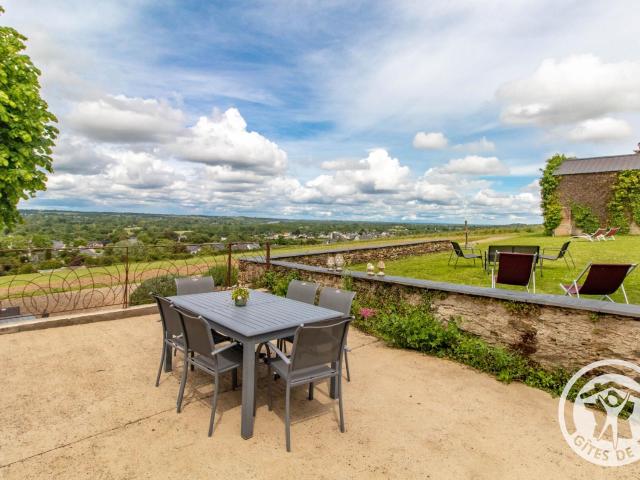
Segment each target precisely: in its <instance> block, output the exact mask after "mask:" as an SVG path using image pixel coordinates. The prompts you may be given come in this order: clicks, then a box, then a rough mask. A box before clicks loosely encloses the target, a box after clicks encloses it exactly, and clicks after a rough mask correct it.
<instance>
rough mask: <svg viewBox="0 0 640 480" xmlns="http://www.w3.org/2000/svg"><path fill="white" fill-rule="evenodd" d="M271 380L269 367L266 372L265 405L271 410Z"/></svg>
mask: <svg viewBox="0 0 640 480" xmlns="http://www.w3.org/2000/svg"><path fill="white" fill-rule="evenodd" d="M272 383H273V382H272V381H271V368H269V371H268V372H267V406H268V407H269V411H271V410H273V401H272V399H273V395H272V393H271V384H272Z"/></svg>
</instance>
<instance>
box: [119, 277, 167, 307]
mask: <svg viewBox="0 0 640 480" xmlns="http://www.w3.org/2000/svg"><path fill="white" fill-rule="evenodd" d="M175 278H176V277H175V276H174V275H164V276H161V277H156V278H150V279H148V280H145V281H144V282H142V283H141V284H140V285H139V286H138V288H136V289H135V290H134V292H133V293H132V294H131V296H130V297H129V305H131V306H133V305H145V304H148V303H153V302H154V300H153V297H152V296H151V294H152V293H155V294H157V295H161V296H163V297H170V296H172V295H175V294H176V282H175Z"/></svg>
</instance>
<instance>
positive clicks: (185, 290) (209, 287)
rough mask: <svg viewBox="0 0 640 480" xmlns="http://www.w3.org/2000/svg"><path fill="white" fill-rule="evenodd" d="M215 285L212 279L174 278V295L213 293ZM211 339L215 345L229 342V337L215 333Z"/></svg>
mask: <svg viewBox="0 0 640 480" xmlns="http://www.w3.org/2000/svg"><path fill="white" fill-rule="evenodd" d="M214 287H215V283H214V281H213V277H182V278H176V295H192V294H194V293H210V292H213V288H214ZM213 339H214V340H215V342H216V343H222V342H226V341H229V340H231V339H230V338H229V337H227V336H225V335H222V334H220V333H218V332H216V331H214V332H213Z"/></svg>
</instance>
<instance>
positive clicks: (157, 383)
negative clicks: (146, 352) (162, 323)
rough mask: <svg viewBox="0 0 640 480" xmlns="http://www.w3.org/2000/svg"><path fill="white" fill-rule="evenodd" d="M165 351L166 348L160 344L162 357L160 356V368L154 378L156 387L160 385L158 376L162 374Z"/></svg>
mask: <svg viewBox="0 0 640 480" xmlns="http://www.w3.org/2000/svg"><path fill="white" fill-rule="evenodd" d="M166 351H167V348H166V346H165V344H164V342H162V355H161V356H160V368H158V376H157V377H156V387H157V386H158V385H160V374H161V373H162V365H164V356H165V353H166Z"/></svg>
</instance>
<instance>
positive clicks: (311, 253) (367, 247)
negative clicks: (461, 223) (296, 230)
mask: <svg viewBox="0 0 640 480" xmlns="http://www.w3.org/2000/svg"><path fill="white" fill-rule="evenodd" d="M450 241H451V240H449V239H447V238H443V239H432V240H411V241H406V242H393V243H379V244H372V245H356V246H345V247H338V248H328V249H326V250H308V251H306V252H298V253H283V254H280V255H278V254H276V255H272V256H271V259H272V260H276V259H284V258H298V257H311V256H314V255H326V254H331V253H333V254H335V253H349V252H354V251H362V250H378V249H383V248H393V247H412V246H415V245H426V244H428V243H443V242H450Z"/></svg>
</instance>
